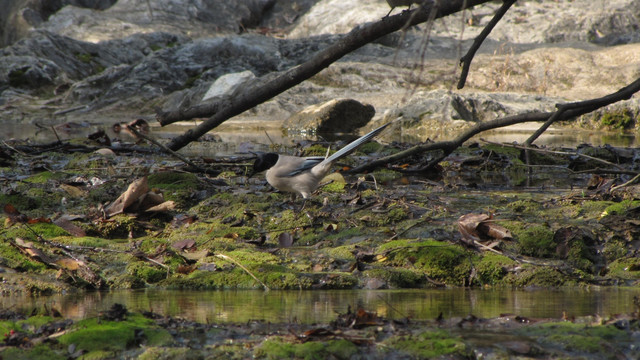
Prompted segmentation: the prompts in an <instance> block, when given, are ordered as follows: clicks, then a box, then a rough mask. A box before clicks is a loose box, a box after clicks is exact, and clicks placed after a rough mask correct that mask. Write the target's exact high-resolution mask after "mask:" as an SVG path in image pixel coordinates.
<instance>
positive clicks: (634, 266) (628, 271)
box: [607, 257, 640, 280]
mask: <svg viewBox="0 0 640 360" xmlns="http://www.w3.org/2000/svg"><path fill="white" fill-rule="evenodd" d="M607 275H608V276H609V277H612V278H617V279H625V280H637V279H640V258H638V257H625V258H621V259H617V260H615V261H613V262H612V263H611V264H609V274H607Z"/></svg>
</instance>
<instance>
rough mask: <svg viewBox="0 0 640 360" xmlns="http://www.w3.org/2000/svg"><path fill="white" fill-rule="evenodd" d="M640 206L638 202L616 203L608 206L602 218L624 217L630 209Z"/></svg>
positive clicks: (623, 201)
mask: <svg viewBox="0 0 640 360" xmlns="http://www.w3.org/2000/svg"><path fill="white" fill-rule="evenodd" d="M638 206H640V201H638V200H629V199H628V200H622V201H621V202H619V203H614V204H611V205H609V206H607V207H606V208H605V209H604V211H603V212H602V216H607V215H624V214H625V213H626V212H627V211H628V210H629V209H631V208H635V207H638Z"/></svg>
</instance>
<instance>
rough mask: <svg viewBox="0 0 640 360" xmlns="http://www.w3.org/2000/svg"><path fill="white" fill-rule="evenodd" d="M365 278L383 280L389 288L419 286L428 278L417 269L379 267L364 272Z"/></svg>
mask: <svg viewBox="0 0 640 360" xmlns="http://www.w3.org/2000/svg"><path fill="white" fill-rule="evenodd" d="M362 275H363V278H364V279H367V278H369V279H380V280H383V281H384V282H385V283H386V284H387V286H388V287H389V288H418V287H422V286H423V285H424V284H425V280H426V278H425V277H424V275H423V274H422V273H420V272H418V271H416V270H410V269H394V268H377V269H370V270H366V271H364V272H363V273H362Z"/></svg>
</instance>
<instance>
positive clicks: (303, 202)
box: [298, 198, 307, 212]
mask: <svg viewBox="0 0 640 360" xmlns="http://www.w3.org/2000/svg"><path fill="white" fill-rule="evenodd" d="M305 205H307V198H304V199H302V206H300V210H298V212H302V210H304V206H305Z"/></svg>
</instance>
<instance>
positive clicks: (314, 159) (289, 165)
mask: <svg viewBox="0 0 640 360" xmlns="http://www.w3.org/2000/svg"><path fill="white" fill-rule="evenodd" d="M322 160H324V157H323V156H311V157H297V156H286V155H280V159H279V160H278V163H277V164H276V166H275V167H277V168H278V171H277V172H276V173H275V174H274V175H276V176H278V177H291V176H296V175H298V174H300V173H302V172H304V171H307V170H309V169H311V168H313V167H314V166H316V165H318V164H319V163H320V162H322Z"/></svg>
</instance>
